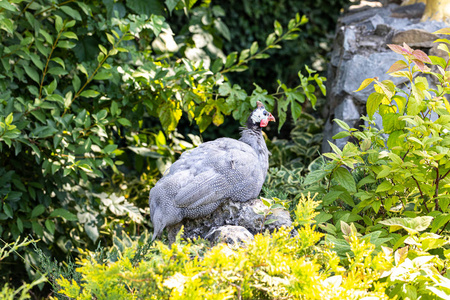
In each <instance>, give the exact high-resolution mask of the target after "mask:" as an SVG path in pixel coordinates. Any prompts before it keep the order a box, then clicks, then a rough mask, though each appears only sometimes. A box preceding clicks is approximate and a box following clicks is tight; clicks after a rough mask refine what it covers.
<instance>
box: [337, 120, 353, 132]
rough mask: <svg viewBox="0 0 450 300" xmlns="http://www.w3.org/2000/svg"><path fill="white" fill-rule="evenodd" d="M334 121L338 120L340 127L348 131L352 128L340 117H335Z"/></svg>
mask: <svg viewBox="0 0 450 300" xmlns="http://www.w3.org/2000/svg"><path fill="white" fill-rule="evenodd" d="M333 122H336V123H337V124H338V125H339V127H341V128H342V129H344V130H347V131H349V130H350V126H348V124H347V123H345V122H344V121H342V120H339V119H333Z"/></svg>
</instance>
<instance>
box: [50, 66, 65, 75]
mask: <svg viewBox="0 0 450 300" xmlns="http://www.w3.org/2000/svg"><path fill="white" fill-rule="evenodd" d="M47 72H48V73H49V74H52V75H67V74H69V72H67V71H66V70H65V69H63V68H61V67H53V68H50V69H48V71H47Z"/></svg>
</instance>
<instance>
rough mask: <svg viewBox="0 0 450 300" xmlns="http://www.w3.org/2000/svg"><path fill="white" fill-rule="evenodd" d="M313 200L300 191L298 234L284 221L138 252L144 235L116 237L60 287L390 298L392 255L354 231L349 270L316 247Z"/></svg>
mask: <svg viewBox="0 0 450 300" xmlns="http://www.w3.org/2000/svg"><path fill="white" fill-rule="evenodd" d="M317 204H318V202H315V201H313V200H312V199H311V198H310V197H302V199H301V201H300V204H299V206H298V208H297V212H298V218H297V219H296V221H297V224H298V225H301V226H300V227H299V230H298V235H296V236H294V237H291V235H290V231H291V229H292V228H282V229H280V230H278V231H277V232H274V233H273V234H272V236H270V235H269V234H264V235H262V234H258V235H256V236H255V240H254V241H252V242H250V243H248V244H246V246H245V247H242V248H230V247H229V246H227V245H226V244H218V245H216V246H214V247H212V248H210V249H208V248H206V245H205V244H204V242H203V241H201V240H196V241H182V240H178V241H177V242H176V243H174V244H172V247H171V248H169V247H168V246H166V245H164V244H162V243H161V242H156V243H155V244H153V245H152V246H150V247H149V248H147V250H146V251H147V254H145V255H144V256H142V255H140V257H141V259H139V260H136V259H135V257H136V254H137V252H138V251H139V249H141V248H142V247H147V245H148V241H147V240H146V238H143V237H141V239H140V241H132V240H131V239H130V238H127V237H125V238H124V239H123V240H118V239H117V240H116V242H115V244H116V246H115V247H114V250H112V251H111V252H110V253H108V255H107V259H106V260H102V261H101V262H99V260H98V258H97V257H95V255H91V256H89V257H86V258H84V259H82V260H81V261H80V265H81V266H80V267H79V268H78V269H77V272H79V273H80V274H81V275H82V280H81V282H75V281H73V280H68V279H65V278H64V277H61V278H60V279H58V284H59V285H60V286H61V288H62V289H61V290H60V291H59V292H58V293H59V294H61V295H65V296H67V297H69V298H73V299H91V298H92V297H95V298H96V299H107V298H112V297H114V298H115V299H161V298H169V299H197V298H199V299H228V298H238V299H255V298H257V299H293V298H295V299H321V298H326V299H338V298H340V297H343V296H344V295H348V297H350V298H349V299H359V298H361V297H363V296H367V297H369V296H372V297H379V299H388V298H387V296H386V295H385V294H384V290H385V286H386V284H383V283H377V282H376V281H377V280H378V279H379V278H380V276H381V274H382V272H383V270H385V269H389V266H390V263H391V261H392V257H391V256H389V255H385V254H384V253H379V254H376V255H375V254H374V253H373V250H374V249H373V246H371V245H370V244H369V243H366V242H364V241H361V240H359V239H358V238H357V237H356V236H353V237H352V239H351V243H352V248H351V251H352V253H353V254H354V258H352V259H351V263H352V264H351V267H350V268H349V269H348V270H347V271H345V269H344V268H343V267H342V265H340V260H339V258H338V257H337V256H336V255H335V254H334V253H333V252H332V251H329V250H326V251H325V252H316V251H320V249H318V248H317V247H316V246H315V244H316V243H317V242H318V241H319V240H320V238H321V236H322V234H320V233H318V232H317V231H315V230H314V227H313V226H312V221H311V220H312V218H313V216H314V209H315V208H316V207H317ZM330 274H334V275H333V276H330Z"/></svg>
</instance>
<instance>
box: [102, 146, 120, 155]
mask: <svg viewBox="0 0 450 300" xmlns="http://www.w3.org/2000/svg"><path fill="white" fill-rule="evenodd" d="M116 149H117V145H115V144H110V145H108V146H106V147H105V148H104V149H103V152H104V153H106V154H111V153H112V152H113V151H114V150H116Z"/></svg>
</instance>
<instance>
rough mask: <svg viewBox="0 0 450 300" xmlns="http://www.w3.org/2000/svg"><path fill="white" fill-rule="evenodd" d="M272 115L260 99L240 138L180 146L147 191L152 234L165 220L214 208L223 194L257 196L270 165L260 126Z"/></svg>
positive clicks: (201, 214)
mask: <svg viewBox="0 0 450 300" xmlns="http://www.w3.org/2000/svg"><path fill="white" fill-rule="evenodd" d="M269 121H275V118H274V117H273V116H272V115H271V114H270V113H269V112H268V111H267V110H266V109H265V108H264V106H263V105H262V103H261V102H258V108H257V109H255V110H254V111H253V112H252V114H251V115H250V116H249V118H248V120H247V123H246V127H245V128H244V129H243V130H242V132H241V138H240V139H239V140H234V139H230V138H219V139H217V140H214V141H211V142H206V143H203V144H201V145H200V146H198V147H197V148H195V149H192V150H190V151H186V152H184V153H183V154H182V155H181V156H180V158H179V159H178V160H177V161H176V162H175V163H174V164H173V165H172V166H171V167H170V169H169V171H168V172H167V174H165V175H164V176H163V177H162V178H161V179H160V180H159V181H158V182H157V183H156V185H155V187H154V188H153V189H152V190H151V191H150V199H149V204H150V216H151V220H152V223H153V227H154V233H153V240H154V239H155V238H156V237H157V236H159V235H160V234H161V232H162V231H163V229H164V228H165V227H167V226H173V225H175V224H177V223H179V222H181V221H182V220H183V219H185V218H189V219H195V218H199V217H204V216H206V215H209V214H211V213H213V212H214V211H215V210H216V209H217V208H218V207H219V205H220V204H222V202H223V201H224V200H226V199H231V200H232V201H241V202H244V201H247V200H250V199H252V198H256V197H257V196H258V195H259V193H260V191H261V188H262V185H263V183H264V180H265V178H266V175H267V169H268V166H269V162H268V156H269V151H268V150H267V146H266V143H265V141H264V138H263V136H262V130H261V127H265V126H267V124H268V122H269Z"/></svg>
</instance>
